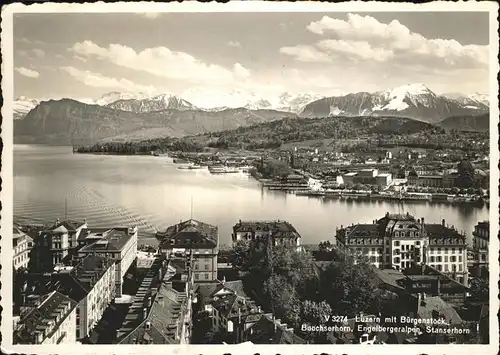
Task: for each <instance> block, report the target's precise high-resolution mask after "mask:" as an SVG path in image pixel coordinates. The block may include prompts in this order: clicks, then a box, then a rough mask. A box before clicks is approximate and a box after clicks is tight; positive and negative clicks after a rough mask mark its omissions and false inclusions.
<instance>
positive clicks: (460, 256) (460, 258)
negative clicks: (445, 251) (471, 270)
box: [458, 255, 462, 263]
mask: <svg viewBox="0 0 500 355" xmlns="http://www.w3.org/2000/svg"><path fill="white" fill-rule="evenodd" d="M458 262H460V263H461V262H462V255H459V256H458Z"/></svg>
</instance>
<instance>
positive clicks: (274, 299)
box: [264, 275, 301, 326]
mask: <svg viewBox="0 0 500 355" xmlns="http://www.w3.org/2000/svg"><path fill="white" fill-rule="evenodd" d="M264 293H265V295H267V299H268V300H269V306H270V307H271V310H272V311H273V313H274V314H275V315H276V316H277V317H279V318H282V319H285V320H286V322H288V323H289V324H293V325H294V326H296V325H298V324H299V323H300V321H301V319H300V300H299V299H298V297H297V294H296V292H295V289H294V287H293V286H292V285H290V283H289V282H288V281H287V280H286V278H285V277H284V276H280V275H271V277H270V278H269V279H268V280H267V281H266V282H265V284H264Z"/></svg>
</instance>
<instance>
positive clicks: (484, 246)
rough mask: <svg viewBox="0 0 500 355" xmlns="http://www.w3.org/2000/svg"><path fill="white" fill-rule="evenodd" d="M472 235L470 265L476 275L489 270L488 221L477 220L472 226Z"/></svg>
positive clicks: (483, 273)
mask: <svg viewBox="0 0 500 355" xmlns="http://www.w3.org/2000/svg"><path fill="white" fill-rule="evenodd" d="M472 236H473V239H472V263H471V264H472V265H470V267H471V268H472V269H473V270H472V271H473V273H474V274H475V275H476V276H481V275H485V274H486V273H487V271H488V270H489V261H488V251H489V245H490V222H489V221H482V222H479V223H478V224H477V225H476V226H475V227H474V232H473V233H472Z"/></svg>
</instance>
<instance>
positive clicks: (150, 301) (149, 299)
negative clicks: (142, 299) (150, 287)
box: [148, 296, 153, 307]
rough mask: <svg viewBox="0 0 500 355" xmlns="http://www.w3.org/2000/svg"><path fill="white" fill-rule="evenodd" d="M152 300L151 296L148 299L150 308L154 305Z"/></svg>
mask: <svg viewBox="0 0 500 355" xmlns="http://www.w3.org/2000/svg"><path fill="white" fill-rule="evenodd" d="M152 299H153V298H152V297H151V296H149V297H148V307H151V304H152V303H153V302H152Z"/></svg>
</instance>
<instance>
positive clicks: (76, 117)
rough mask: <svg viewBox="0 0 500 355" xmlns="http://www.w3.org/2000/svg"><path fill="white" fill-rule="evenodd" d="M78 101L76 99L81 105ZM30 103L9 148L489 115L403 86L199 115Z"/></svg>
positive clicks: (103, 103)
mask: <svg viewBox="0 0 500 355" xmlns="http://www.w3.org/2000/svg"><path fill="white" fill-rule="evenodd" d="M82 101H84V100H82ZM85 101H86V102H81V101H77V100H73V99H61V100H48V101H41V102H40V101H38V100H35V99H30V98H26V97H20V98H18V99H16V100H15V102H14V118H17V119H16V120H15V121H14V137H15V141H16V142H17V143H48V142H53V141H57V142H58V143H60V144H72V143H75V142H80V143H78V144H86V143H93V142H96V141H98V140H103V139H104V140H105V139H123V140H127V139H147V138H152V137H161V136H165V135H169V136H185V135H193V134H199V133H207V132H214V131H221V130H228V129H235V128H238V127H245V126H249V125H253V124H258V123H264V122H269V121H273V120H278V119H282V118H284V117H297V116H300V117H306V118H307V117H310V118H313V117H329V116H330V117H333V116H347V117H348V116H382V117H387V116H392V117H406V118H412V119H416V120H420V121H423V122H427V123H431V124H438V123H440V122H441V121H443V120H444V119H446V118H448V117H468V118H464V119H463V120H461V121H459V120H455V119H451V118H450V120H448V121H447V122H446V128H453V127H454V126H455V125H456V127H457V128H460V127H464V126H465V127H469V128H471V129H476V128H477V129H479V130H483V129H484V128H485V123H484V122H482V121H481V123H477V122H475V120H476V118H475V117H479V116H481V115H483V116H482V117H486V116H487V113H489V106H488V100H487V97H486V96H484V95H480V94H475V95H471V96H465V95H462V94H447V95H436V94H435V93H433V92H432V91H431V90H430V89H429V88H427V87H426V86H425V85H423V84H409V85H404V86H400V87H397V88H394V89H391V90H386V91H382V92H375V93H368V92H360V93H354V94H347V95H345V96H333V97H320V96H317V95H307V94H303V95H290V94H288V93H284V94H282V95H280V96H279V97H276V98H272V99H269V100H267V99H264V98H259V97H258V96H257V95H254V96H253V97H251V100H250V101H249V102H247V103H246V105H244V107H237V108H230V107H220V108H210V109H203V108H200V107H197V106H195V105H194V104H193V103H191V102H189V101H187V100H185V99H183V98H181V97H178V96H175V95H172V94H162V95H156V96H149V95H147V94H143V93H140V94H127V93H120V92H111V93H108V94H105V95H103V96H102V97H100V98H99V99H97V100H85Z"/></svg>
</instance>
